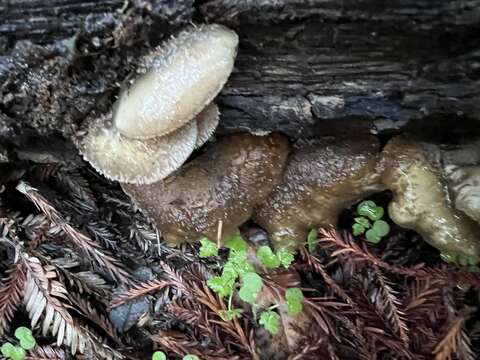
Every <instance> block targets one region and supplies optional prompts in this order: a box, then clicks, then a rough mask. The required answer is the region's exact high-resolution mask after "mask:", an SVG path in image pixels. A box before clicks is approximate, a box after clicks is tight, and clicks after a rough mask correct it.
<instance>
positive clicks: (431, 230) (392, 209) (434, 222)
mask: <svg viewBox="0 0 480 360" xmlns="http://www.w3.org/2000/svg"><path fill="white" fill-rule="evenodd" d="M382 159H383V163H384V167H385V169H384V173H383V175H382V182H383V183H384V184H385V185H386V186H387V187H388V188H389V189H390V190H392V192H393V194H394V197H393V201H392V202H391V203H390V205H389V214H390V217H391V218H392V220H393V221H394V222H395V223H397V224H398V225H400V226H402V227H405V228H407V229H412V230H415V231H416V232H418V233H419V234H420V235H422V237H423V238H424V240H425V241H427V242H428V243H430V244H431V245H432V246H434V247H436V248H437V249H439V250H441V251H443V252H446V253H454V254H457V255H458V254H462V255H467V256H470V255H474V256H478V255H480V241H479V239H478V234H479V233H480V227H479V226H478V224H476V223H475V222H474V221H472V220H471V219H470V218H468V216H466V215H465V214H464V213H462V212H461V211H458V210H456V209H455V208H454V207H453V206H452V204H451V203H450V199H449V196H448V193H447V187H446V186H445V184H444V183H443V181H442V180H443V178H442V175H441V167H440V165H439V164H438V163H437V162H436V161H434V160H433V159H432V158H431V157H430V156H429V153H428V151H426V150H425V149H424V148H423V147H422V146H421V145H420V144H419V143H417V142H415V141H413V140H412V139H409V138H407V137H404V136H398V137H396V138H394V139H392V140H390V142H389V143H388V144H387V145H386V147H385V148H384V150H383V151H382Z"/></svg>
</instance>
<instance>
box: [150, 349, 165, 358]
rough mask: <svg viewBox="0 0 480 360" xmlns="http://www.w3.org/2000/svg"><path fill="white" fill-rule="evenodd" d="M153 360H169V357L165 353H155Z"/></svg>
mask: <svg viewBox="0 0 480 360" xmlns="http://www.w3.org/2000/svg"><path fill="white" fill-rule="evenodd" d="M152 360H167V355H165V353H164V352H163V351H155V352H154V353H153V355H152Z"/></svg>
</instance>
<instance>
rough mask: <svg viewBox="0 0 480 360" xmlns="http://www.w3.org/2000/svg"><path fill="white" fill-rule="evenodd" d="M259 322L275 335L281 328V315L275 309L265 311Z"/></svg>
mask: <svg viewBox="0 0 480 360" xmlns="http://www.w3.org/2000/svg"><path fill="white" fill-rule="evenodd" d="M259 323H260V325H262V326H263V327H264V328H265V330H267V331H268V332H269V333H270V334H272V335H275V334H276V333H278V330H280V315H278V314H277V313H276V312H275V311H264V312H263V313H262V315H261V316H260V321H259Z"/></svg>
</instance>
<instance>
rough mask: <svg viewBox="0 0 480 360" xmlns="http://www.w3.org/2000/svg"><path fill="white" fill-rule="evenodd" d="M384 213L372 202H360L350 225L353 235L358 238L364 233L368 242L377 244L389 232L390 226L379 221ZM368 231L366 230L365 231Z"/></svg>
mask: <svg viewBox="0 0 480 360" xmlns="http://www.w3.org/2000/svg"><path fill="white" fill-rule="evenodd" d="M384 213H385V211H384V210H383V208H382V207H381V206H377V204H375V202H374V201H372V200H366V201H362V202H361V203H360V204H358V206H357V214H358V215H359V216H357V217H355V218H354V219H353V220H354V222H355V223H354V224H353V225H352V230H353V235H354V236H359V235H362V234H364V233H365V237H366V239H367V241H368V242H371V243H374V244H377V243H379V242H380V240H382V238H383V237H384V236H386V235H387V234H388V233H389V232H390V225H388V223H387V222H386V221H384V220H381V218H382V217H383V215H384ZM367 229H368V230H367Z"/></svg>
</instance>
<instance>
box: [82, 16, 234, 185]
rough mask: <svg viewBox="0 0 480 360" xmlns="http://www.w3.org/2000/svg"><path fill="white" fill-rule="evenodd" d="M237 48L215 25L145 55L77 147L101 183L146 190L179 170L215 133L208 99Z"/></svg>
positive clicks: (225, 74)
mask: <svg viewBox="0 0 480 360" xmlns="http://www.w3.org/2000/svg"><path fill="white" fill-rule="evenodd" d="M237 46H238V36H237V34H236V33H235V32H233V31H232V30H230V29H227V28H226V27H224V26H221V25H216V24H213V25H201V26H197V27H192V28H189V29H188V30H184V31H182V32H181V33H180V34H178V36H176V37H175V38H172V39H171V40H169V41H168V42H167V43H166V44H165V45H164V46H162V47H160V48H158V49H156V50H155V51H154V52H153V53H151V54H150V55H148V56H147V57H146V58H145V59H144V60H143V63H142V66H141V67H140V70H139V71H140V72H141V74H140V76H139V77H137V78H136V79H134V80H133V81H132V83H131V85H130V86H129V88H128V89H127V90H125V91H123V92H122V94H121V95H120V98H119V100H118V102H117V104H116V105H115V110H114V111H113V112H112V113H110V114H107V115H106V116H104V117H102V118H101V119H97V120H96V121H95V122H94V123H92V124H91V125H90V127H89V130H88V133H87V135H86V136H85V137H84V138H83V139H82V141H81V142H80V145H79V148H80V151H81V153H82V154H83V156H84V158H85V159H86V160H87V161H88V162H90V163H91V164H92V166H93V167H94V168H95V169H97V170H98V171H99V172H100V173H102V174H103V175H104V176H106V177H107V178H110V179H112V180H117V181H120V182H124V183H132V184H151V183H153V182H156V181H159V180H161V179H163V178H165V177H167V176H168V175H170V174H171V173H172V172H174V171H175V170H177V169H178V168H179V167H180V166H181V165H182V164H183V163H184V162H185V161H186V160H187V158H188V157H189V156H190V154H191V153H192V152H193V150H194V149H195V148H197V147H199V146H201V145H203V144H204V143H205V142H206V141H207V140H208V138H209V137H210V136H211V135H212V134H213V132H214V131H215V128H216V127H217V125H218V121H219V111H218V108H217V106H216V105H215V104H214V103H212V100H213V99H214V98H215V97H216V96H217V94H218V93H219V92H220V90H221V89H222V87H223V86H224V85H225V83H226V81H227V79H228V77H229V76H230V73H231V72H232V70H233V64H234V60H235V56H236V51H237Z"/></svg>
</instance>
